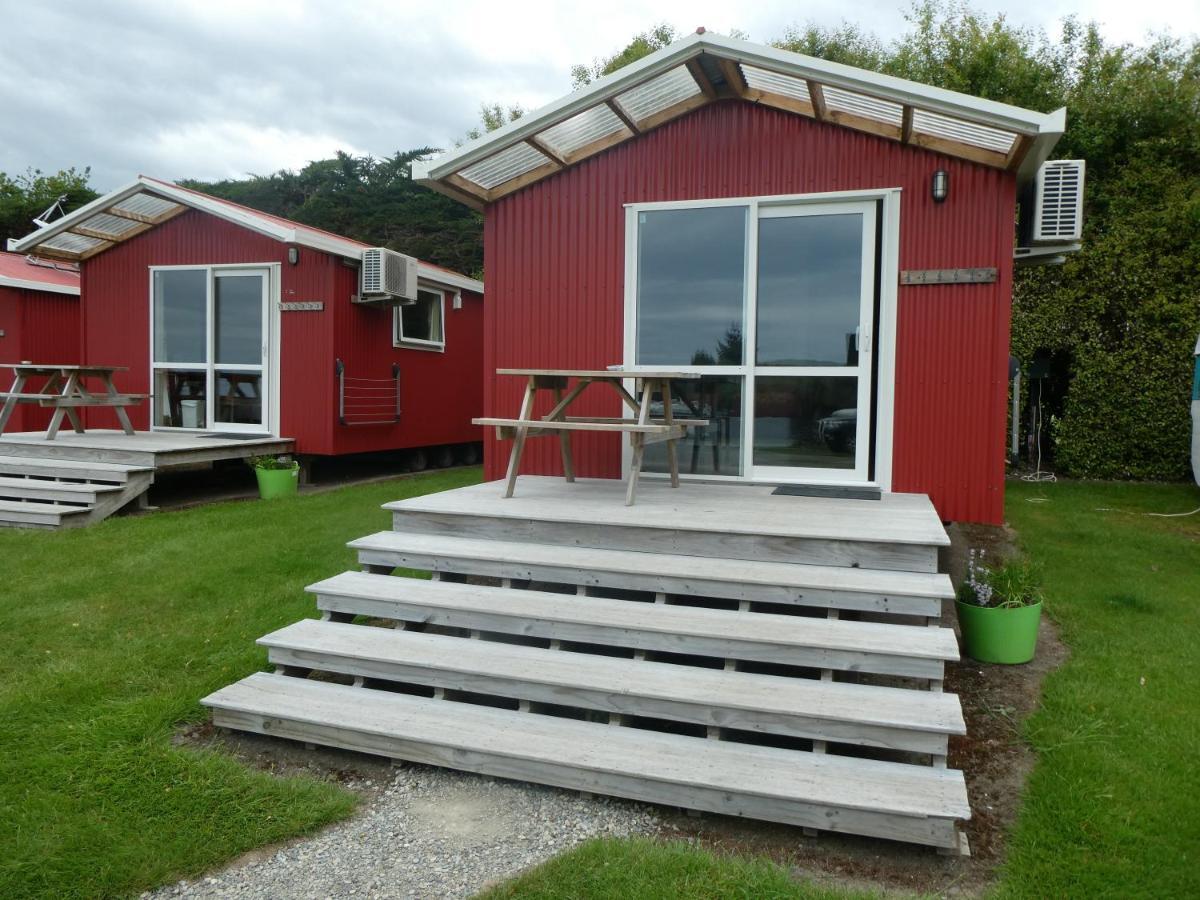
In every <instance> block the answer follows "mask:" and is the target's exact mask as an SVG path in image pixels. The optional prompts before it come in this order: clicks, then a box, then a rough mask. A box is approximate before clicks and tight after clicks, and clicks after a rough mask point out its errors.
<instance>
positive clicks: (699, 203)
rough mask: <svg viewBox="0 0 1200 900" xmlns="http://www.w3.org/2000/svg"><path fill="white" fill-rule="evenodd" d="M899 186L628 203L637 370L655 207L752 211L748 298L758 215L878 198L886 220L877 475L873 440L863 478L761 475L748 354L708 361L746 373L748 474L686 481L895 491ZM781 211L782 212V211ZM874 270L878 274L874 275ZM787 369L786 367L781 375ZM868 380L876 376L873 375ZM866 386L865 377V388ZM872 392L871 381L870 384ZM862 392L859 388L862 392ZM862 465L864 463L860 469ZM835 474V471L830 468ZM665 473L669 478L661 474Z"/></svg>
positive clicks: (629, 303) (778, 471)
mask: <svg viewBox="0 0 1200 900" xmlns="http://www.w3.org/2000/svg"><path fill="white" fill-rule="evenodd" d="M900 197H901V189H900V188H884V189H878V190H865V191H834V192H829V193H821V194H790V195H783V196H767V197H733V198H720V199H711V200H685V201H678V202H661V203H629V204H626V205H625V335H624V358H623V363H624V364H625V365H626V366H628V367H634V366H635V364H636V347H637V310H636V301H637V274H638V273H637V246H638V240H637V237H638V232H637V229H638V213H641V212H646V211H650V210H677V209H700V208H705V207H717V206H744V207H746V208H747V210H748V223H747V229H746V230H747V237H746V240H747V247H746V257H745V259H746V278H745V284H746V288H745V289H746V292H747V295H749V294H751V292H754V291H756V282H757V269H758V266H757V252H758V239H757V237H758V220H759V216H760V213H763V212H766V214H767V215H768V216H769V215H771V214H772V213H773V208H775V207H798V206H802V205H815V204H820V205H822V206H823V205H826V204H833V203H856V202H857V203H862V202H878V203H879V206H880V208H879V221H880V223H881V225H882V228H881V241H880V246H879V248H878V254H879V277H880V284H879V324H878V329H877V331H876V333H875V334H874V335H873V336H872V337H873V341H874V346H875V352H876V354H877V359H876V364H875V376H874V381H875V400H876V405H875V459H874V464H875V474H874V477H873V478H871V479H869V480H868V479H867V478H866V472H867V469H866V468H865V466H866V465H868V464H869V460H867V459H866V458H865V454H866V453H867V452H868V451H867V449H866V447H867V442H861V443H862V448H863V449H862V450H861V454H864V456H863V465H864V468H862V469H861V474H862V476H863V477H861V478H856V477H847V478H842V477H839V476H838V475H837V474H836V472H835V473H834V474H833V475H832V476H830V475H826V477H822V478H817V477H814V474H813V470H791V471H790V473H789V471H788V470H786V469H782V468H767V467H762V466H760V467H758V469H759V470H763V469H764V468H766V471H760V472H758V473H757V474H756V473H755V467H754V466H752V465H749V464H748V461H749V460H750V459H751V455H752V453H753V418H754V417H753V415H752V414H751V413H752V410H753V397H752V396H751V395H750V394H749V391H750V390H752V389H753V377H754V375H753V371H754V366H753V364H752V361H751V360H749V359H747V361H746V363H745V365H744V366H736V367H729V366H711V367H710V366H705V367H704V368H703V371H704V372H705V373H708V374H713V375H720V374H736V375H742V376H743V377H745V378H746V381H747V393H746V395H745V396H744V398H743V415H742V453H743V459H744V465H743V471H744V472H746V473H747V474H744V475H740V476H732V475H704V476H688V475H682V476H681V477H683V478H691V479H692V480H697V481H725V482H730V481H732V482H740V483H768V484H778V483H782V482H785V481H786V482H796V481H799V482H801V483H816V482H818V481H819V483H821V484H835V485H840V484H845V485H864V484H865V485H870V486H876V487H878V488H880V489H881V490H884V491H890V490H891V489H892V452H893V429H894V421H895V419H894V414H895V410H894V404H895V380H896V379H895V375H896V305H897V288H898V285H899V280H900V268H899V258H900ZM775 214H778V213H775ZM872 275H873V273H872ZM750 306H751V304H748V303H743V315H744V317H745V320H744V321H743V329H742V334H743V340H744V344H745V346H746V347H748V348H750V347H754V346H755V344H754V330H753V329H754V322H753V321H749V319H750V318H751V317H750V315H749V309H750ZM680 368H684V369H688V368H693V367H691V366H680ZM780 374H784V372H780ZM867 380H869V379H867ZM862 387H863V384H862V382H861V381H860V389H861V388H862ZM866 390H867V391H869V386H867V388H866ZM861 395H862V390H860V397H861ZM869 408H870V400H869V393H868V395H867V409H869ZM630 459H631V455H630V451H629V448H628V447H627V446H624V445H623V446H622V465H621V469H622V474H623V475H624V476H628V472H629V464H630ZM856 469H858V466H856ZM826 471H827V472H832V471H833V470H826ZM659 477H663V476H659Z"/></svg>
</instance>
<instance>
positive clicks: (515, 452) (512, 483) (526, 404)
mask: <svg viewBox="0 0 1200 900" xmlns="http://www.w3.org/2000/svg"><path fill="white" fill-rule="evenodd" d="M536 393H537V385H536V382H535V380H534V378H533V377H532V376H530V378H529V384H527V385H526V386H525V399H524V400H522V401H521V416H520V418H521V420H522V421H528V420H529V419H530V418H531V417H532V416H533V398H534V395H535V394H536ZM528 433H529V427H528V426H527V425H521V426H519V427H518V428H517V434H516V436H515V437H514V438H513V447H512V454H511V455H510V456H509V457H508V480H507V482H506V483H505V486H504V496H505V497H511V496H512V495H513V490H515V489H516V486H517V471H518V470H519V469H520V468H521V453H522V451H524V449H525V436H526V435H527V434H528Z"/></svg>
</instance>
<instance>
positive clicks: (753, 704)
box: [258, 619, 966, 756]
mask: <svg viewBox="0 0 1200 900" xmlns="http://www.w3.org/2000/svg"><path fill="white" fill-rule="evenodd" d="M258 643H259V644H262V645H263V646H265V647H267V648H268V649H269V653H270V660H271V662H272V663H274V664H276V665H281V666H290V667H296V668H300V669H314V670H318V671H322V672H337V673H340V674H343V675H353V676H362V677H364V678H377V679H382V680H386V681H394V682H403V683H408V684H421V685H426V686H429V687H440V688H446V689H450V690H459V691H472V692H475V693H479V694H491V695H495V696H500V697H508V698H510V699H515V700H530V701H534V702H537V703H549V704H557V705H562V706H573V707H580V708H583V709H591V710H599V711H601V712H606V713H610V714H617V715H633V716H646V717H651V718H658V719H670V720H673V721H678V722H688V723H691V724H695V725H704V726H708V727H723V728H736V729H741V730H745V731H752V732H760V733H764V734H782V735H788V736H791V737H800V738H807V739H810V740H824V741H835V742H841V743H849V744H859V745H862V746H867V747H882V748H888V749H893V750H908V751H912V752H915V753H929V754H936V755H941V756H945V755H946V741H947V739H948V737H949V735H951V734H965V733H966V726H965V725H964V723H963V717H962V709H961V707H960V706H959V702H958V698H957V697H956V696H955V695H953V694H945V693H933V692H930V691H914V690H903V689H900V688H888V687H874V686H870V685H858V684H843V683H838V682H827V681H816V680H810V679H804V678H783V677H779V676H775V675H757V674H751V673H746V672H734V671H729V672H727V671H722V670H719V669H718V670H713V669H702V668H697V667H693V666H687V667H684V666H678V665H673V664H670V663H662V662H650V661H646V660H634V659H619V658H613V657H608V656H596V655H592V654H586V653H570V652H565V651H562V650H545V649H541V648H538V647H523V646H515V645H512V644H506V643H497V642H494V641H487V640H467V639H464V638H459V637H448V636H445V635H438V634H421V633H417V632H413V631H397V630H395V629H391V628H373V627H370V626H366V625H343V624H337V623H334V622H318V621H316V620H313V619H305V620H303V621H300V622H296V623H295V624H294V625H289V626H287V627H286V628H281V629H279V630H278V631H275V632H272V633H271V634H268V635H267V636H266V637H262V638H259V641H258Z"/></svg>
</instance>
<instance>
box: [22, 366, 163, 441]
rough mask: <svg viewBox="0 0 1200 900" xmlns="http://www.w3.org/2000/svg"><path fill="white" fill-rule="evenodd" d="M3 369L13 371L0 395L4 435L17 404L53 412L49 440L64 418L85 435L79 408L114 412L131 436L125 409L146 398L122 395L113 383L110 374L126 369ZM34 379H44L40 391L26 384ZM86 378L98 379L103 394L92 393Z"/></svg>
mask: <svg viewBox="0 0 1200 900" xmlns="http://www.w3.org/2000/svg"><path fill="white" fill-rule="evenodd" d="M3 368H9V369H12V372H13V384H12V387H11V388H10V389H9V390H8V391H7V392H6V393H0V399H3V400H4V404H3V406H0V434H3V433H4V427H5V426H6V425H7V424H8V419H9V417H10V416H11V415H12V414H13V410H15V409H16V406H17V404H18V403H36V404H37V405H39V406H44V407H48V408H50V409H53V410H54V415H53V416H52V417H51V418H50V427H49V428H47V429H46V440H48V441H52V440H54V437H55V435H57V434H58V429H59V426H60V425H61V424H62V420H63V416H64V415H65V416H66V417H67V418H68V419H69V420H70V422H71V426H72V427H73V428H74V429H75V431H76V432H77V433H78V434H83V433H84V432H83V423H82V422H81V421H80V419H79V416H78V414H77V413H76V409H77V408H78V407H82V406H93V407H97V406H99V407H104V406H106V407H110V408H113V409H115V410H116V413H117V418H118V419H119V420H120V422H121V428H122V429H123V430H124V432H125V433H126V434H133V425H132V424H131V423H130V421H129V415H128V414H127V413H126V412H125V407H127V406H133V405H135V404H137V403H141V402H142V401H143V400H145V399H146V395H145V394H122V393H120V392H119V391H118V390H117V388H116V386H115V385H114V384H113V374H114V373H116V372H127V371H129V368H128V367H127V366H77V365H46V364H35V363H8V364H6V365H5V366H3ZM33 378H42V379H44V381H43V383H42V386H41V388H40V389H38V390H32V389H30V388H29V381H30V379H33ZM89 378H98V379H99V380H100V382H101V383H102V384H103V385H104V392H103V393H93V392H92V391H90V390H88V388H87V379H89Z"/></svg>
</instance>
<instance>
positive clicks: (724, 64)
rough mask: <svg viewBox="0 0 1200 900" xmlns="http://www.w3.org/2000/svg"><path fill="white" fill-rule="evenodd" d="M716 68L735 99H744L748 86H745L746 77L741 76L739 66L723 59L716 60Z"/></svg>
mask: <svg viewBox="0 0 1200 900" xmlns="http://www.w3.org/2000/svg"><path fill="white" fill-rule="evenodd" d="M717 68H718V69H720V70H721V75H723V76H724V78H725V84H726V86H727V87H728V88H729V90H730V92H731V93H732V94H733V95H734V96H735V97H745V96H746V92H747V91H748V90H750V86H749V85H748V84H746V76H745V75H743V74H742V69H741V66H739V65H738V64H737V63H736V62H735V61H734V60H732V59H726V58H725V57H723V56H722V57H718V58H717Z"/></svg>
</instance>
